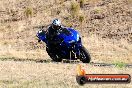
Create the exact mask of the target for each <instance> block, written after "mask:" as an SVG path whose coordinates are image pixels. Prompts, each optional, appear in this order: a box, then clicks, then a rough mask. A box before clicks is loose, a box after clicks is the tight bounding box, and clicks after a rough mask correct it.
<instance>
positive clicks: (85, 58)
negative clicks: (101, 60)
mask: <svg viewBox="0 0 132 88" xmlns="http://www.w3.org/2000/svg"><path fill="white" fill-rule="evenodd" d="M80 60H81V61H82V62H83V63H89V62H90V60H91V56H90V54H89V52H88V50H87V49H86V48H85V47H84V46H82V48H81V49H80Z"/></svg>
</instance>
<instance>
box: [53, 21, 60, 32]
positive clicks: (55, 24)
mask: <svg viewBox="0 0 132 88" xmlns="http://www.w3.org/2000/svg"><path fill="white" fill-rule="evenodd" d="M60 27H61V21H60V20H59V19H54V20H53V22H52V28H53V29H56V30H58V29H60Z"/></svg>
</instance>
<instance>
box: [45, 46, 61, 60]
mask: <svg viewBox="0 0 132 88" xmlns="http://www.w3.org/2000/svg"><path fill="white" fill-rule="evenodd" d="M46 51H47V53H48V55H49V56H50V58H51V59H52V60H53V61H55V62H61V61H62V58H60V57H59V56H58V55H57V54H55V53H54V52H50V51H49V49H48V48H46Z"/></svg>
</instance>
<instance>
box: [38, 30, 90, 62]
mask: <svg viewBox="0 0 132 88" xmlns="http://www.w3.org/2000/svg"><path fill="white" fill-rule="evenodd" d="M37 37H38V38H39V40H41V41H43V42H45V43H46V51H47V53H48V55H49V56H50V57H51V59H52V60H53V61H56V62H61V61H62V59H69V60H77V59H80V61H82V62H83V63H89V62H90V60H91V57H90V54H89V52H88V51H87V49H86V48H85V47H84V46H83V45H82V42H81V37H80V35H79V33H78V32H77V31H76V30H74V29H73V28H66V29H65V30H61V31H59V32H58V33H57V36H56V37H55V39H54V42H55V43H56V45H55V46H52V48H50V46H49V42H48V40H47V38H46V32H45V31H44V30H39V31H38V33H37Z"/></svg>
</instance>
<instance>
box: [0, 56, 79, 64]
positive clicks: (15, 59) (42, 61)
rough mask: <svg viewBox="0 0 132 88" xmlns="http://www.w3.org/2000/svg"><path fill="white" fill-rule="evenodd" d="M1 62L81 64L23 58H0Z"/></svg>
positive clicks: (72, 61) (71, 61)
mask: <svg viewBox="0 0 132 88" xmlns="http://www.w3.org/2000/svg"><path fill="white" fill-rule="evenodd" d="M0 61H20V62H28V61H32V62H36V63H71V64H77V63H80V61H78V60H66V59H64V60H62V62H55V61H53V60H51V59H31V58H27V59H23V58H15V57H7V58H0Z"/></svg>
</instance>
